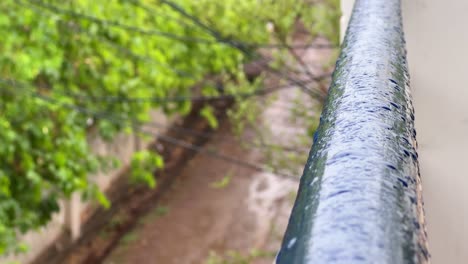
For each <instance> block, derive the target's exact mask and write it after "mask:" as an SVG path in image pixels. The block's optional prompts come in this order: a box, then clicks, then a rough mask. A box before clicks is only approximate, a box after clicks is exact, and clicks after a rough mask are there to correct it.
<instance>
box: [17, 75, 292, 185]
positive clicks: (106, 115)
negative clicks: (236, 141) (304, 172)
mask: <svg viewBox="0 0 468 264" xmlns="http://www.w3.org/2000/svg"><path fill="white" fill-rule="evenodd" d="M15 87H16V88H18V87H21V88H25V89H27V90H28V91H30V92H31V94H32V96H34V97H36V98H38V99H41V100H43V101H44V102H48V103H50V104H54V105H56V106H59V107H64V108H69V109H71V110H73V111H76V112H78V113H82V114H86V115H91V116H94V117H96V118H100V119H104V120H106V121H108V122H110V123H112V124H114V125H119V126H122V125H124V126H128V127H132V128H133V129H135V127H134V125H135V123H134V122H130V123H129V124H126V122H128V120H125V119H123V118H120V117H117V116H114V115H113V114H110V113H106V112H96V111H93V110H89V109H87V108H84V107H80V106H77V105H73V104H69V103H64V102H60V101H57V100H56V99H54V98H52V97H50V96H46V95H42V94H40V93H38V92H36V91H32V90H30V89H28V87H23V86H19V85H18V84H17V85H16V86H15ZM137 132H138V133H141V134H145V135H149V136H153V137H156V138H157V139H159V140H161V141H164V142H167V143H169V144H172V145H175V146H179V147H182V148H186V149H189V150H192V151H195V152H197V153H201V154H204V155H207V156H210V157H213V158H216V159H220V160H224V161H226V162H230V163H233V164H236V165H238V166H241V167H245V168H249V169H253V170H255V171H260V172H271V173H274V174H276V175H278V176H281V177H287V178H293V179H297V177H295V176H292V175H289V174H285V173H282V172H279V171H271V170H268V169H267V168H264V167H262V166H259V165H256V164H253V163H250V162H248V161H244V160H241V159H237V158H234V157H231V156H228V155H225V154H222V153H220V152H218V151H215V150H210V149H205V148H203V147H201V146H198V145H194V144H192V143H190V142H186V141H184V140H181V139H178V138H174V137H171V136H168V135H164V134H162V133H158V132H153V131H147V130H145V129H144V128H143V129H141V128H138V129H137Z"/></svg>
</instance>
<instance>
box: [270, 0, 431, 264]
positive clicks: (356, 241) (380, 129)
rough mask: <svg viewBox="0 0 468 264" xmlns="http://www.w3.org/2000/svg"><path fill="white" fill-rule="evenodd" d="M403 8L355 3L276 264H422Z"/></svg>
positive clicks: (379, 0) (380, 0) (364, 0)
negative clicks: (403, 29) (402, 17)
mask: <svg viewBox="0 0 468 264" xmlns="http://www.w3.org/2000/svg"><path fill="white" fill-rule="evenodd" d="M400 8H401V7H400V1H399V0H357V1H356V3H355V7H354V10H353V14H352V17H351V20H350V24H349V26H348V30H347V33H346V37H345V40H344V42H343V45H342V51H341V55H340V57H339V59H338V62H337V64H336V70H335V72H334V75H333V81H332V85H331V88H330V91H329V94H328V98H327V101H326V103H325V108H324V111H323V113H322V117H321V121H320V126H319V128H318V130H317V133H316V136H314V141H315V142H314V145H313V147H312V150H311V152H310V156H309V159H308V162H307V164H306V167H305V169H304V174H303V176H302V178H301V183H300V186H299V192H298V195H297V199H296V202H295V205H294V209H293V211H292V214H291V218H290V220H289V225H288V228H287V231H286V234H285V237H284V240H283V244H282V247H281V250H280V252H279V254H278V256H277V260H276V262H277V263H279V264H294V263H346V264H350V263H389V264H390V263H391V264H395V263H426V262H428V258H429V254H428V251H427V243H426V232H425V225H424V214H423V208H422V196H421V180H420V176H419V166H418V160H417V158H418V154H417V153H416V146H417V143H416V132H415V130H414V110H413V106H412V104H411V96H410V90H409V76H408V70H407V63H406V50H405V40H404V36H403V31H402V22H401V10H400Z"/></svg>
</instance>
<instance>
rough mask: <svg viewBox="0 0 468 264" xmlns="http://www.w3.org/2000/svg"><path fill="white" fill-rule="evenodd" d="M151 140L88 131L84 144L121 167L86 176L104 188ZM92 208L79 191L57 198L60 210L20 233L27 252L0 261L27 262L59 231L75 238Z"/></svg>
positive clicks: (160, 118)
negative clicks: (64, 198)
mask: <svg viewBox="0 0 468 264" xmlns="http://www.w3.org/2000/svg"><path fill="white" fill-rule="evenodd" d="M151 120H152V121H153V122H157V123H158V124H162V125H164V126H166V125H169V123H170V122H172V121H173V120H168V119H167V117H166V116H165V115H163V114H162V113H161V112H156V111H154V112H153V113H152V114H151ZM143 129H144V131H146V132H151V133H153V132H154V133H164V131H165V130H166V129H164V128H159V129H158V128H156V127H153V126H151V127H150V126H145V127H143ZM153 140H154V139H153V138H148V139H147V140H143V139H141V138H139V137H137V136H136V135H133V134H131V135H130V134H124V133H122V134H120V135H117V136H116V138H115V139H114V140H113V141H112V142H104V141H103V140H101V139H100V138H99V137H97V135H93V134H91V135H90V136H89V137H88V144H89V145H90V146H91V149H92V151H93V152H94V153H96V154H100V155H111V156H113V157H115V158H117V159H118V160H120V162H121V167H120V168H119V169H116V170H112V171H107V172H101V173H98V174H97V175H92V176H91V177H90V178H91V179H92V180H93V181H95V182H96V183H97V184H98V186H99V187H100V188H101V190H104V191H105V190H106V189H107V188H109V187H110V186H111V184H112V181H113V180H115V179H116V177H117V176H118V175H119V174H120V170H121V169H123V168H124V167H125V166H127V165H128V164H129V163H130V159H131V156H132V154H133V153H134V152H135V151H139V150H142V149H145V148H147V147H148V145H149V144H150V143H151V142H152V141H153ZM93 208H95V207H93V206H92V204H90V203H89V202H82V201H81V199H80V195H79V194H77V193H76V194H73V195H72V197H71V199H70V200H68V201H62V202H61V210H60V212H59V213H57V214H56V215H55V216H54V217H53V219H52V221H51V222H50V223H49V224H48V225H47V226H46V227H44V228H41V229H40V230H38V231H37V232H29V233H27V234H25V235H24V236H23V237H22V239H21V240H22V241H23V242H25V243H26V244H27V245H28V246H29V251H28V253H27V254H21V255H19V256H9V257H8V258H0V263H2V264H3V263H5V264H6V263H11V262H13V261H17V262H19V263H23V264H24V263H29V262H31V261H33V260H34V259H35V258H36V257H37V256H39V255H40V254H41V253H42V252H43V251H44V250H45V249H46V248H48V247H49V246H50V245H52V243H53V242H54V241H55V240H56V239H57V238H58V237H59V236H60V235H61V234H62V233H63V232H69V233H70V235H71V239H77V238H79V236H80V229H81V225H82V223H83V222H84V220H85V219H87V216H89V214H90V213H91V211H92V210H93ZM15 263H16V262H15Z"/></svg>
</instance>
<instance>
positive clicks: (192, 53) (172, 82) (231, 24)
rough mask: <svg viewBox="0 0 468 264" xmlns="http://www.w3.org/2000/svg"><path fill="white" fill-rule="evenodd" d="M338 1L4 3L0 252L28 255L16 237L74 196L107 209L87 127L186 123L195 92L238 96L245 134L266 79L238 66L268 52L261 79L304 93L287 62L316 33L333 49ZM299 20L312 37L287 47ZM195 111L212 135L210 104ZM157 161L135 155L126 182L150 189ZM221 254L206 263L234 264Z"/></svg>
mask: <svg viewBox="0 0 468 264" xmlns="http://www.w3.org/2000/svg"><path fill="white" fill-rule="evenodd" d="M338 4H339V3H338V0H321V1H319V0H318V1H311V0H278V1H271V0H242V1H239V0H223V1H218V0H199V1H193V0H173V2H172V1H164V0H105V1H104V0H101V1H98V0H61V1H58V0H2V1H0V34H1V37H2V40H1V43H0V84H1V88H0V142H1V143H0V197H1V198H0V253H1V254H5V253H6V252H11V251H22V250H24V249H25V245H22V244H21V243H18V241H17V238H18V235H19V234H21V233H25V232H27V231H30V230H36V229H37V228H40V227H42V226H44V225H45V224H46V223H47V222H48V221H49V220H50V219H51V216H52V214H53V213H54V212H57V211H58V210H59V200H60V199H63V198H67V197H69V196H70V195H71V194H72V193H73V192H77V191H80V192H82V193H84V194H85V196H86V197H87V198H90V199H96V200H98V201H99V202H100V203H101V204H102V205H104V206H110V205H109V202H108V201H107V199H106V197H105V196H104V195H103V194H102V192H101V191H100V190H99V189H98V188H97V187H96V186H95V185H94V184H93V183H92V181H90V179H89V177H90V175H92V173H95V172H97V171H99V170H104V169H106V168H110V167H115V166H118V164H116V162H114V161H113V159H112V157H101V156H96V155H93V154H91V152H90V146H88V144H87V135H88V134H89V133H90V132H91V131H96V132H97V133H99V135H100V136H101V137H102V138H103V139H106V140H112V139H113V138H114V136H115V135H116V134H117V133H120V132H132V131H133V132H135V129H137V128H138V127H141V125H142V124H144V123H145V122H148V121H149V120H150V118H149V113H150V110H153V109H159V110H162V111H164V113H166V114H167V115H174V114H178V115H182V116H183V115H185V114H187V113H189V111H190V110H191V107H192V101H193V100H192V99H193V98H194V97H195V96H198V97H200V96H202V97H217V96H223V95H229V96H232V97H233V98H235V99H236V106H235V107H234V108H233V110H232V111H233V112H232V113H231V117H232V119H233V120H234V122H237V123H238V124H237V127H242V122H245V120H253V119H254V118H252V117H249V115H252V114H253V113H252V111H248V110H246V109H250V108H249V104H251V103H252V102H253V103H254V102H255V100H254V99H251V98H249V96H246V95H252V96H253V95H255V94H256V93H258V92H259V91H262V89H263V83H264V78H265V74H260V75H258V76H257V77H256V78H255V79H253V80H252V79H249V78H247V76H246V73H245V70H244V65H246V64H247V63H249V62H258V61H262V60H263V61H264V60H265V54H268V56H269V57H270V58H273V59H272V60H269V63H268V64H267V66H266V67H265V69H264V71H265V73H270V74H276V75H277V76H279V77H280V78H281V79H283V81H281V84H284V85H286V84H288V83H293V84H295V85H303V86H306V85H305V83H303V82H298V81H297V80H296V81H294V79H293V80H291V78H288V76H291V75H289V74H290V72H288V71H287V70H285V69H289V68H288V66H287V64H288V61H290V60H291V59H292V60H298V58H295V56H294V52H293V53H291V50H294V49H296V48H297V49H305V48H311V47H312V48H313V45H314V44H313V41H314V39H315V38H316V37H317V36H324V37H326V38H327V39H328V40H329V41H330V42H329V43H331V44H330V46H335V45H336V44H337V35H338V34H337V29H338V17H339V13H338ZM298 21H300V23H301V24H302V25H304V26H305V29H306V31H307V32H306V34H304V36H303V42H302V44H301V45H302V46H301V47H295V46H294V45H295V44H293V43H292V38H293V33H294V32H295V29H296V26H297V23H298ZM316 48H320V47H316ZM291 71H292V70H291ZM212 76H216V80H217V81H214V80H213V78H210V77H212ZM285 76H286V77H285ZM219 80H221V85H220V82H219ZM194 87H197V89H194ZM307 88H308V89H309V90H310V95H311V96H312V97H313V98H315V99H317V100H319V101H320V100H322V99H323V96H324V94H323V91H322V92H321V91H320V89H318V88H317V87H315V86H314V87H307ZM249 100H250V101H249ZM304 107H305V106H304ZM315 110H316V109H314V111H315ZM302 114H303V113H302ZM201 115H202V116H204V117H205V118H206V119H207V120H208V121H209V123H210V124H211V126H212V127H213V128H216V126H217V122H216V118H215V117H214V115H213V109H212V108H211V107H210V106H208V105H207V106H205V107H204V108H203V109H202V110H201ZM300 115H301V113H300V112H298V116H300ZM235 126H236V125H235ZM311 127H312V128H310V127H309V128H307V129H309V130H310V131H309V133H308V134H309V135H311V134H312V133H313V130H314V129H313V127H314V125H311ZM240 130H242V129H240ZM307 147H308V146H307ZM163 165H164V161H163V160H162V159H161V157H160V156H159V155H158V154H157V153H154V152H149V151H145V152H140V153H136V154H135V156H134V158H133V161H132V168H134V171H133V174H132V175H133V176H132V177H133V178H134V179H135V180H141V181H143V182H146V183H148V184H149V185H150V186H151V187H154V186H155V184H156V182H155V180H154V179H153V174H152V171H153V170H154V169H157V168H161V167H162V166H163ZM216 258H217V257H216V256H213V260H212V261H211V262H209V263H231V262H221V260H219V261H218V260H216Z"/></svg>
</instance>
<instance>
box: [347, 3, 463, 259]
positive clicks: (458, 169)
mask: <svg viewBox="0 0 468 264" xmlns="http://www.w3.org/2000/svg"><path fill="white" fill-rule="evenodd" d="M401 1H402V6H403V22H404V29H405V35H406V40H407V49H408V61H409V66H410V75H411V87H412V90H413V99H414V106H415V111H416V129H417V132H418V136H417V138H418V142H419V157H420V159H419V162H420V165H421V176H422V181H423V195H424V200H425V211H426V220H427V228H428V235H429V249H430V252H431V255H432V263H435V264H445V263H447V264H449V263H450V264H458V263H468V1H467V0H444V1H442V0H401ZM352 2H354V1H353V0H342V8H343V14H344V15H345V17H346V16H349V14H350V12H351V7H352ZM345 20H346V19H343V22H344V21H345Z"/></svg>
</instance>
